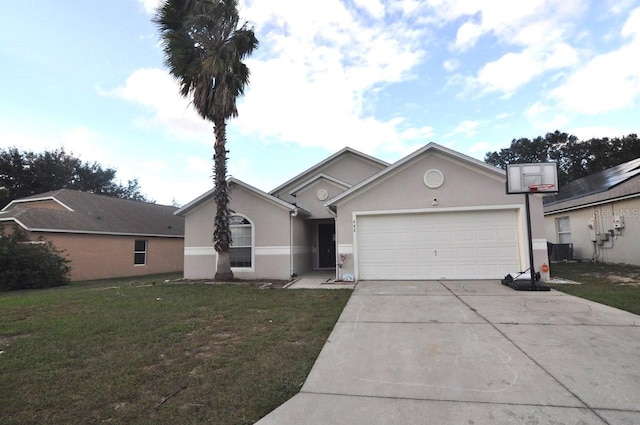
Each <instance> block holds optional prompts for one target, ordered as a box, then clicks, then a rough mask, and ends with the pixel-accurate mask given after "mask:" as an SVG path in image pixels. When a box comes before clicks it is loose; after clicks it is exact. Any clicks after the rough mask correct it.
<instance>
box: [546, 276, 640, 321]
mask: <svg viewBox="0 0 640 425" xmlns="http://www.w3.org/2000/svg"><path fill="white" fill-rule="evenodd" d="M551 277H552V278H555V277H562V278H565V279H569V280H573V281H576V282H580V283H581V285H554V284H551V285H549V286H551V287H552V288H554V289H557V290H559V291H562V292H566V293H567V294H571V295H576V296H578V297H582V298H586V299H589V300H592V301H596V302H599V303H602V304H607V305H610V306H612V307H616V308H619V309H621V310H626V311H629V312H631V313H635V314H640V267H637V266H629V265H620V264H603V263H597V264H596V263H554V264H552V265H551Z"/></svg>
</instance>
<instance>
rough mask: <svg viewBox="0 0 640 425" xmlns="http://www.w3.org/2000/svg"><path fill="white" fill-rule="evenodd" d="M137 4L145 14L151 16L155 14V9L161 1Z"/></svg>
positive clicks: (149, 0) (147, 0) (148, 0)
mask: <svg viewBox="0 0 640 425" xmlns="http://www.w3.org/2000/svg"><path fill="white" fill-rule="evenodd" d="M138 2H139V3H140V4H141V5H142V7H143V8H144V11H145V12H146V13H147V14H149V15H153V14H155V13H156V9H157V8H158V7H159V6H160V3H162V0H138Z"/></svg>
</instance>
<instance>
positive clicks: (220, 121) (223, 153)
mask: <svg viewBox="0 0 640 425" xmlns="http://www.w3.org/2000/svg"><path fill="white" fill-rule="evenodd" d="M213 125H214V133H215V136H216V141H215V144H214V154H213V174H214V194H213V198H214V200H215V201H216V218H215V221H214V223H215V228H214V231H213V245H214V248H215V250H216V252H217V253H218V263H217V264H216V275H215V277H214V279H215V280H217V281H229V280H231V279H233V272H232V271H231V261H230V258H229V246H230V245H231V231H230V230H229V215H230V209H229V185H228V183H227V147H226V145H227V126H226V123H225V120H224V118H216V119H214V122H213Z"/></svg>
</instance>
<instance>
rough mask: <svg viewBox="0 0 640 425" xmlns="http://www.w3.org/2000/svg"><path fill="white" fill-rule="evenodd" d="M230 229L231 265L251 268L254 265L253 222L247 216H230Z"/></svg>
mask: <svg viewBox="0 0 640 425" xmlns="http://www.w3.org/2000/svg"><path fill="white" fill-rule="evenodd" d="M229 230H231V247H230V248H229V257H230V260H231V267H234V268H251V267H252V265H253V264H252V261H251V260H252V258H253V255H252V249H253V248H252V247H253V241H252V237H251V233H252V232H251V222H250V221H249V220H248V219H246V218H245V217H242V216H239V215H232V216H231V217H229Z"/></svg>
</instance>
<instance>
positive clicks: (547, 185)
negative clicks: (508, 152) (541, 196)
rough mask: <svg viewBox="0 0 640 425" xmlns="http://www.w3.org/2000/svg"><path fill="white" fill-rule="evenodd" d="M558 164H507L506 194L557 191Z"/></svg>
mask: <svg viewBox="0 0 640 425" xmlns="http://www.w3.org/2000/svg"><path fill="white" fill-rule="evenodd" d="M557 192H558V164H556V163H555V162H540V163H537V164H507V194H515V193H557Z"/></svg>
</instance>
